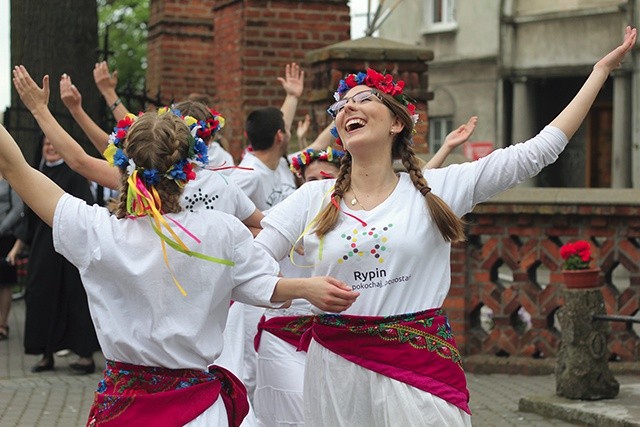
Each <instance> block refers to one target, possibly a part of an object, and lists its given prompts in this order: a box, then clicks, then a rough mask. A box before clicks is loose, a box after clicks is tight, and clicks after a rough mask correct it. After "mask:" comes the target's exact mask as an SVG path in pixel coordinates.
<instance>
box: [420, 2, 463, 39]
mask: <svg viewBox="0 0 640 427" xmlns="http://www.w3.org/2000/svg"><path fill="white" fill-rule="evenodd" d="M436 2H437V3H439V4H440V7H441V9H442V13H441V14H442V18H443V19H442V21H439V22H435V21H434V16H433V10H434V8H435V5H436ZM423 21H424V24H423V28H422V30H421V32H422V34H429V33H441V32H448V31H455V30H456V29H457V28H458V22H457V21H456V1H455V0H425V2H424V14H423Z"/></svg>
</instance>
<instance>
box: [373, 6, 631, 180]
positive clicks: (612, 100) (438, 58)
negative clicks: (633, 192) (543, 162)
mask: <svg viewBox="0 0 640 427" xmlns="http://www.w3.org/2000/svg"><path fill="white" fill-rule="evenodd" d="M637 3H638V2H637V1H636V0H628V1H622V2H621V1H619V0H573V1H563V2H557V1H553V0H487V1H482V2H474V1H463V0H457V1H456V0H403V1H402V2H401V4H400V5H399V6H398V7H396V8H395V9H394V10H393V12H392V13H391V14H390V15H389V17H388V19H387V20H386V21H385V22H384V24H383V25H382V26H381V28H380V30H379V32H380V37H383V38H387V39H390V40H396V41H402V42H404V43H413V44H416V45H418V46H423V47H427V48H429V49H431V50H433V52H434V59H433V61H431V62H430V66H429V78H430V90H431V91H432V92H433V94H434V99H433V101H431V102H430V104H429V112H430V123H429V128H430V129H429V141H430V147H431V151H432V152H433V151H434V150H436V149H437V148H438V145H439V143H440V142H441V141H442V139H443V138H444V136H445V135H446V134H447V132H448V131H450V130H451V129H453V128H454V127H457V126H458V125H459V124H462V123H464V122H466V120H467V118H468V117H469V116H471V115H477V116H478V117H479V124H478V127H477V130H476V133H475V135H474V139H475V141H488V142H491V143H492V144H493V146H494V147H503V146H507V145H510V144H513V143H517V142H521V141H523V140H525V139H527V138H529V137H531V136H533V135H534V134H535V133H536V132H538V131H539V130H540V129H541V128H542V127H543V126H544V125H545V124H546V123H548V122H549V121H550V120H551V119H552V118H553V117H555V115H557V113H559V112H560V110H561V108H562V107H563V106H564V105H566V103H567V102H568V101H569V100H570V99H571V98H572V97H573V95H574V94H575V93H576V92H577V90H578V88H579V87H580V86H581V85H582V83H583V82H584V80H585V78H586V76H587V75H588V74H589V72H590V71H591V69H592V67H593V64H594V63H595V62H596V61H597V60H598V59H600V58H601V57H602V56H603V55H604V54H605V53H607V52H608V51H609V50H611V49H612V48H613V47H615V46H616V45H618V44H619V43H620V42H621V40H622V35H623V34H624V28H625V26H626V25H632V26H637V22H638V13H639V12H638V9H637V6H638V5H637ZM639 58H640V57H639V55H638V54H637V51H636V50H634V51H633V52H632V54H631V55H630V58H629V59H628V60H627V61H625V63H624V64H623V66H622V68H621V69H620V70H618V71H616V72H615V73H613V75H612V76H611V78H610V79H609V80H608V81H607V83H606V85H605V87H604V88H603V89H602V91H601V92H600V94H599V96H598V99H597V101H596V103H595V105H594V107H593V108H592V110H591V112H590V113H589V115H588V117H587V119H586V120H585V122H584V124H583V126H582V127H581V129H580V130H579V131H578V133H577V134H576V135H575V136H574V138H573V139H572V141H571V143H570V144H569V146H568V147H567V149H566V150H565V152H564V153H563V154H562V155H561V157H560V159H559V160H558V161H557V162H556V163H555V164H554V165H552V166H550V167H548V168H546V169H545V171H543V173H541V174H540V175H539V176H538V177H536V179H535V180H534V181H532V182H530V183H529V185H531V186H538V187H573V188H640V96H639V94H638V93H637V92H638V90H637V89H638V77H637V74H638V72H637V70H638V69H639V68H640V59H639Z"/></svg>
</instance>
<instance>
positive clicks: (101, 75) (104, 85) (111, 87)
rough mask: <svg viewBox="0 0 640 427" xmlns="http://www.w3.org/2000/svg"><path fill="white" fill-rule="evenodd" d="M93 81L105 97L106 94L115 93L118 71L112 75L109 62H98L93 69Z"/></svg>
mask: <svg viewBox="0 0 640 427" xmlns="http://www.w3.org/2000/svg"><path fill="white" fill-rule="evenodd" d="M93 80H95V82H96V86H98V90H99V91H100V93H101V94H102V95H103V96H104V95H105V93H110V92H115V90H116V86H117V85H118V70H115V71H114V72H113V73H110V72H109V66H108V65H107V61H102V62H98V63H97V64H96V65H95V67H93Z"/></svg>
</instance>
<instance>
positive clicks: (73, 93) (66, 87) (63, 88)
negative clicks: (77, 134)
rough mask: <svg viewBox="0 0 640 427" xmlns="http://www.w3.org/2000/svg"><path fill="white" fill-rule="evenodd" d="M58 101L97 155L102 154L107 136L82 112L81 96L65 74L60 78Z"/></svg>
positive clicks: (107, 141) (107, 142)
mask: <svg viewBox="0 0 640 427" xmlns="http://www.w3.org/2000/svg"><path fill="white" fill-rule="evenodd" d="M60 99H62V103H63V104H64V105H65V107H67V110H69V113H71V116H72V117H73V119H74V120H75V121H76V123H78V125H79V126H80V128H81V129H82V131H83V132H84V133H85V135H87V137H89V140H90V141H91V143H92V144H93V146H94V147H96V149H97V150H98V152H99V153H102V152H104V150H106V148H107V145H108V144H109V135H108V134H107V133H106V132H105V131H103V130H102V129H101V128H100V126H98V124H97V123H96V122H94V121H93V120H92V119H91V117H89V115H88V114H87V112H86V111H84V108H82V95H81V94H80V91H79V90H78V88H77V87H76V86H75V85H74V84H73V83H72V82H71V77H69V76H68V75H67V74H63V75H62V77H60Z"/></svg>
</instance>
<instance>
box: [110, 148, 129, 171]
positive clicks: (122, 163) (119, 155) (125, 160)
mask: <svg viewBox="0 0 640 427" xmlns="http://www.w3.org/2000/svg"><path fill="white" fill-rule="evenodd" d="M113 164H114V165H115V166H118V167H119V168H124V167H126V166H127V164H129V157H127V155H126V154H124V151H122V149H121V148H118V149H117V150H116V152H115V153H114V154H113Z"/></svg>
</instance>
